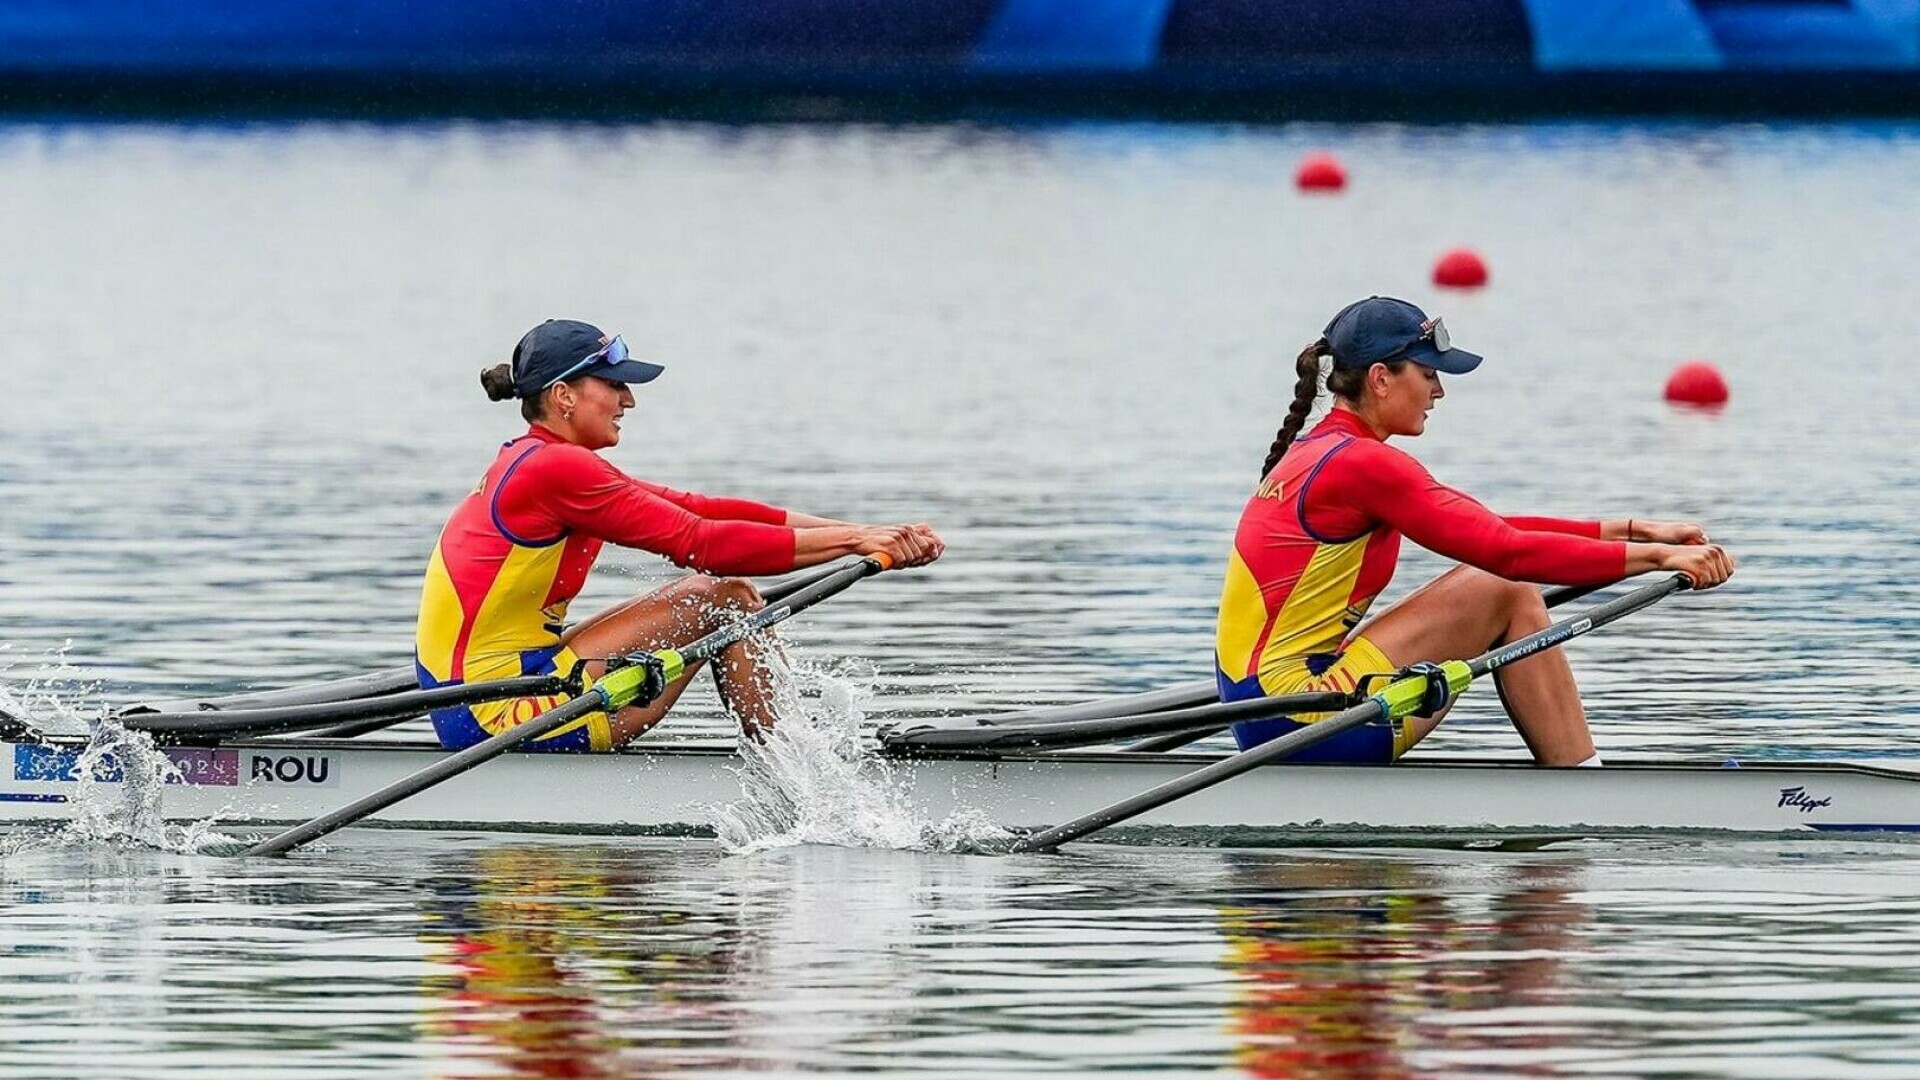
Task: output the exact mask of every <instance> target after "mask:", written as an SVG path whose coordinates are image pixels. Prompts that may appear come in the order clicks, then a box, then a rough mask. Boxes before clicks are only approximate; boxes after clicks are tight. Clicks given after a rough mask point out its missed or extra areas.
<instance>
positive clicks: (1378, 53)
mask: <svg viewBox="0 0 1920 1080" xmlns="http://www.w3.org/2000/svg"><path fill="white" fill-rule="evenodd" d="M1916 89H1920V0H1799V2H1792V0H1417V2H1396V0H779V2H769V0H420V2H415V3H406V4H400V3H393V2H391V0H325V2H321V0H279V2H269V3H261V2H257V0H177V2H175V3H170V4H154V3H149V2H142V0H6V2H4V3H0V92H3V93H4V101H5V102H6V103H8V104H9V105H10V106H11V107H12V108H13V109H15V110H20V109H28V110H53V111H62V110H81V111H102V110H104V111H113V112H153V111H169V112H173V111H196V110H218V111H221V112H232V111H234V110H236V109H238V110H245V111H249V112H288V111H293V112H342V111H346V112H376V113H377V112H400V113H405V112H410V111H426V112H434V113H449V112H451V113H463V114H465V113H474V114H552V113H567V114H573V115H589V114H595V115H597V114H625V115H631V114H634V113H637V112H662V111H665V112H675V113H706V114H711V113H714V112H728V113H747V114H758V115H781V116H803V117H816V118H818V117H827V118H832V117H845V116H853V115H866V116H871V115H888V114H901V113H952V112H974V111H980V110H997V109H1011V110H1016V111H1022V112H1030V111H1031V112H1042V113H1054V114H1058V113H1069V114H1072V113H1083V114H1085V113H1093V114H1112V113H1156V114H1165V113H1174V114H1181V113H1186V114H1205V115H1215V116H1275V117H1279V116H1307V115H1320V116H1342V117H1351V118H1379V117H1381V116H1386V115H1403V116H1436V115H1449V114H1507V115H1511V114H1528V113H1537V112H1541V111H1553V110H1564V109H1569V108H1572V109H1580V110H1606V111H1629V112H1638V111H1660V112H1671V111H1676V110H1677V111H1687V112H1706V113H1779V112H1794V113H1807V112H1825V111H1840V112H1873V113H1907V112H1911V111H1912V110H1913V108H1914V103H1915V101H1916V100H1917V99H1920V94H1916V93H1915V91H1916Z"/></svg>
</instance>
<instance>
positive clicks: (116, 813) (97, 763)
mask: <svg viewBox="0 0 1920 1080" xmlns="http://www.w3.org/2000/svg"><path fill="white" fill-rule="evenodd" d="M182 781H183V777H182V776H181V775H180V769H179V766H177V765H175V764H174V763H173V760H172V759H171V758H169V757H167V755H166V754H164V753H162V752H161V751H160V749H159V748H158V747H156V746H154V744H153V737H152V736H151V735H148V734H147V733H146V732H143V731H129V730H127V729H126V728H124V727H121V726H120V725H119V724H118V723H116V722H114V721H113V720H110V719H102V720H101V721H100V722H98V723H97V724H96V725H95V726H94V729H93V737H92V738H91V739H89V740H87V745H86V747H85V748H84V749H82V750H81V751H80V754H79V757H78V760H77V761H76V762H75V765H74V792H73V800H72V802H71V803H70V804H69V805H71V806H72V807H73V814H74V816H73V820H72V821H70V822H68V823H67V826H66V828H65V829H63V830H61V832H60V834H59V840H60V842H62V843H66V844H111V845H115V846H121V847H145V848H155V849H157V850H160V851H171V852H175V853H178V854H192V853H195V852H199V851H203V850H205V849H206V848H208V847H209V846H210V845H221V844H231V843H233V842H234V841H233V838H231V837H228V836H225V835H222V834H221V833H219V832H216V831H215V830H214V826H215V824H216V823H217V822H218V820H219V819H218V818H217V817H216V818H207V819H204V820H200V821H191V822H187V823H185V824H174V823H169V822H168V821H167V820H166V818H165V816H164V814H163V813H162V809H161V797H162V794H163V793H164V791H165V788H166V785H168V784H178V783H181V782H182Z"/></svg>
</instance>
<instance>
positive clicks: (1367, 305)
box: [1326, 296, 1480, 375]
mask: <svg viewBox="0 0 1920 1080" xmlns="http://www.w3.org/2000/svg"><path fill="white" fill-rule="evenodd" d="M1326 338H1327V346H1328V347H1329V348H1330V349H1332V350H1333V366H1334V367H1337V368H1369V367H1372V366H1373V365H1375V364H1378V363H1380V362H1382V361H1384V360H1402V359H1404V360H1411V361H1413V362H1414V363H1416V364H1424V365H1426V366H1427V367H1430V368H1433V369H1434V370H1435V371H1444V372H1446V373H1447V374H1449V375H1465V374H1466V373H1467V372H1469V371H1472V370H1473V369H1474V368H1477V367H1479V366H1480V357H1479V356H1477V355H1475V354H1473V353H1470V352H1468V351H1466V350H1465V349H1456V348H1454V347H1453V341H1452V339H1450V338H1449V337H1448V336H1447V326H1446V324H1445V323H1444V322H1441V321H1440V319H1439V318H1438V317H1435V318H1431V319H1429V318H1427V313H1426V312H1424V311H1421V310H1420V309H1419V308H1417V307H1414V306H1413V305H1412V304H1409V303H1407V302H1406V301H1405V300H1395V299H1394V298H1393V297H1391V296H1369V297H1367V298H1366V299H1365V300H1359V301H1356V302H1354V303H1351V304H1348V305H1347V306H1346V307H1344V308H1341V309H1340V314H1338V315H1335V316H1334V317H1333V321H1332V322H1330V323H1328V324H1327V329H1326Z"/></svg>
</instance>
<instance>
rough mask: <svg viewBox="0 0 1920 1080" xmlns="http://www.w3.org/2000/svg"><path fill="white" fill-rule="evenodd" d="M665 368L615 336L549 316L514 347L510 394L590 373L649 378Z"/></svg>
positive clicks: (527, 393) (614, 378)
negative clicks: (640, 357)
mask: <svg viewBox="0 0 1920 1080" xmlns="http://www.w3.org/2000/svg"><path fill="white" fill-rule="evenodd" d="M665 370H667V369H666V368H665V367H663V366H661V365H659V364H649V363H647V362H646V361H645V360H635V359H634V358H633V356H632V355H631V354H630V353H629V352H628V351H627V343H626V342H625V341H622V340H621V339H620V337H619V335H614V336H613V337H608V336H607V335H606V334H603V333H601V332H600V328H599V327H597V326H594V325H592V324H590V323H583V322H579V321H577V320H574V319H548V320H547V321H546V322H543V323H541V324H540V325H539V326H536V327H534V328H533V329H531V330H529V331H527V334H526V336H525V337H523V338H521V339H520V344H518V345H515V346H514V347H513V392H514V394H515V395H516V396H518V397H523V398H530V397H538V396H539V395H540V393H541V391H543V390H545V389H546V388H547V387H549V386H552V385H553V384H554V383H557V382H565V381H566V380H568V379H574V378H578V377H580V376H582V375H592V376H594V377H595V378H600V379H606V380H608V381H610V382H617V383H643V382H651V381H653V380H654V379H657V378H659V377H660V373H661V372H663V371H665Z"/></svg>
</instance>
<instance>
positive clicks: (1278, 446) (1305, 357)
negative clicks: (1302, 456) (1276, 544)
mask: <svg viewBox="0 0 1920 1080" xmlns="http://www.w3.org/2000/svg"><path fill="white" fill-rule="evenodd" d="M1332 355H1333V350H1332V349H1331V348H1329V347H1328V345H1327V339H1326V338H1321V339H1319V340H1318V341H1315V342H1314V343H1313V344H1311V345H1309V346H1307V347H1306V348H1304V349H1302V350H1300V356H1299V358H1298V359H1297V360H1295V361H1294V362H1293V369H1294V371H1295V372H1296V373H1297V374H1298V375H1299V380H1298V381H1297V382H1295V383H1294V384H1293V404H1292V405H1289V406H1287V418H1286V419H1285V420H1282V421H1281V422H1280V432H1279V434H1277V435H1275V436H1274V437H1273V446H1272V447H1271V448H1270V449H1268V450H1267V461H1266V464H1264V465H1262V466H1260V477H1261V479H1265V478H1266V475H1267V474H1268V473H1270V472H1272V471H1273V467H1274V466H1275V465H1278V464H1280V459H1281V458H1282V457H1284V456H1286V453H1287V447H1289V446H1292V445H1293V439H1294V436H1296V435H1298V434H1300V429H1301V428H1303V427H1305V426H1306V425H1307V415H1308V414H1309V413H1311V412H1313V399H1314V398H1316V397H1318V396H1320V360H1321V358H1322V357H1327V356H1332Z"/></svg>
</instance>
